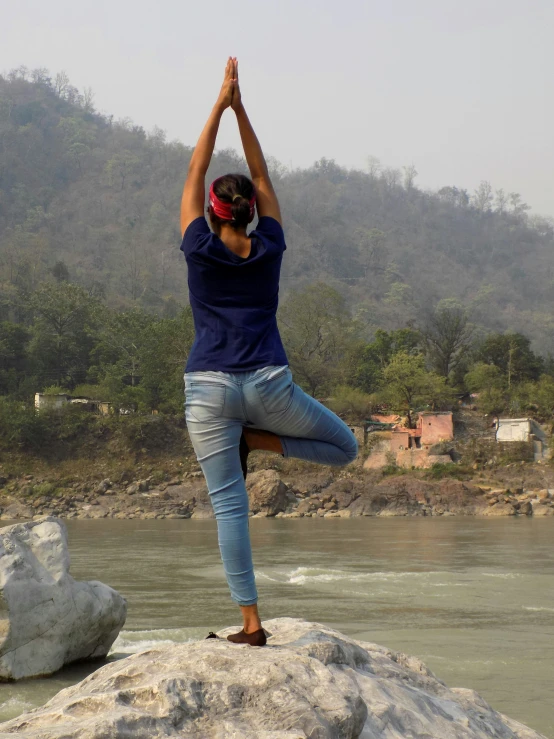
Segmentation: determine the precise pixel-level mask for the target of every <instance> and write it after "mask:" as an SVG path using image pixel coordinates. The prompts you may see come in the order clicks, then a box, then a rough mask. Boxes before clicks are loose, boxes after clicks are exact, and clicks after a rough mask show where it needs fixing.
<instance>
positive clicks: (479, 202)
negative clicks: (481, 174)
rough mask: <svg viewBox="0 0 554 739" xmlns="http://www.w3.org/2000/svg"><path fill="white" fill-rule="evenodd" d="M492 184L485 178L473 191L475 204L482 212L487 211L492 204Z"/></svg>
mask: <svg viewBox="0 0 554 739" xmlns="http://www.w3.org/2000/svg"><path fill="white" fill-rule="evenodd" d="M492 200H493V196H492V186H491V183H490V182H487V180H483V181H482V182H481V183H480V185H479V187H478V188H477V190H475V192H474V193H473V204H474V205H475V207H476V208H477V210H479V211H481V213H487V212H489V211H490V209H491V206H492Z"/></svg>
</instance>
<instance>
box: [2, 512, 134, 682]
mask: <svg viewBox="0 0 554 739" xmlns="http://www.w3.org/2000/svg"><path fill="white" fill-rule="evenodd" d="M125 616H126V602H125V599H124V598H122V597H121V596H120V595H119V593H116V591H115V590H112V588H109V587H108V586H107V585H103V584H102V583H101V582H76V581H75V580H74V579H73V578H72V577H71V575H70V574H69V552H68V549H67V534H66V529H65V526H64V524H63V523H62V522H61V521H60V520H58V519H56V518H50V517H45V518H42V519H39V520H37V521H32V522H28V523H21V524H16V525H14V526H7V527H5V528H3V529H0V680H19V679H21V678H25V677H33V676H36V675H49V674H51V673H53V672H56V670H59V669H60V668H61V667H63V665H65V664H68V663H70V662H74V661H75V660H79V659H87V658H96V657H103V656H105V655H106V654H107V653H108V651H109V649H110V647H111V645H112V644H113V642H114V641H115V639H116V638H117V635H118V633H119V631H120V629H121V628H122V626H123V624H124V623H125Z"/></svg>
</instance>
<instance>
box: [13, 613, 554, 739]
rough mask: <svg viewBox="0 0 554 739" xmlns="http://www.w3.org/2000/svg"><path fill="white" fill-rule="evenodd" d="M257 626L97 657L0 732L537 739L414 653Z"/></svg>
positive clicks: (310, 631) (51, 737)
mask: <svg viewBox="0 0 554 739" xmlns="http://www.w3.org/2000/svg"><path fill="white" fill-rule="evenodd" d="M265 628H266V630H267V631H268V632H269V633H270V634H271V637H270V638H269V639H268V646H267V647H264V648H262V649H259V648H255V647H248V646H246V645H235V644H231V643H230V642H228V641H226V640H225V639H218V640H216V639H213V640H208V641H200V642H194V643H188V644H173V645H171V646H160V647H158V648H152V649H149V650H147V651H145V652H142V653H140V654H136V655H133V656H131V657H127V658H126V659H123V660H121V661H118V662H113V663H111V664H108V665H106V666H105V667H102V668H100V669H99V670H97V671H96V672H95V673H93V674H92V675H90V676H89V677H87V678H86V679H85V680H83V681H82V682H80V683H78V684H77V685H74V686H73V687H71V688H67V689H66V690H62V691H61V692H60V693H58V695H56V696H55V697H54V698H53V699H52V700H50V701H49V702H48V703H47V704H46V705H45V706H43V707H41V708H38V709H35V710H34V711H30V712H29V713H26V714H23V715H22V716H19V717H18V718H16V719H13V720H11V721H8V722H6V723H4V724H0V737H6V738H7V737H10V736H13V735H14V734H17V736H19V737H21V739H35V738H36V737H39V736H40V737H41V739H62V737H63V739H101V738H103V737H108V736H111V737H123V736H125V737H126V739H146V738H147V737H162V736H163V737H184V736H195V737H202V738H203V739H210V738H213V739H216V737H217V738H218V739H220V738H221V739H223V737H240V738H241V739H308V738H309V739H327V738H329V739H356V738H358V737H359V739H407V737H411V739H488V738H491V739H492V737H494V738H495V739H545V738H544V737H541V735H540V734H538V733H536V732H535V731H533V730H531V729H528V728H526V727H524V726H522V725H521V724H519V723H517V722H515V721H512V720H511V719H508V718H506V717H505V716H503V715H501V714H499V713H497V712H496V711H494V710H493V709H492V708H491V707H490V706H489V705H488V704H487V703H486V702H485V701H484V700H483V699H482V698H481V697H480V696H479V695H478V694H477V693H475V692H474V691H472V690H464V689H462V688H453V689H449V688H447V687H446V686H445V685H444V683H442V682H441V681H440V680H438V679H437V678H436V677H435V676H434V675H433V674H432V673H431V672H430V670H428V669H427V668H426V667H425V665H424V664H422V663H421V662H420V661H419V660H418V659H416V658H414V657H408V656H406V655H404V654H400V653H396V652H392V651H390V650H388V649H385V648H384V647H380V646H378V645H376V644H368V643H364V642H357V641H355V640H353V639H350V638H348V637H346V636H344V635H343V634H340V633H339V632H337V631H333V630H332V629H329V628H327V627H325V626H322V625H320V624H316V623H310V622H306V621H301V620H297V619H290V618H281V619H274V620H273V621H267V622H266V623H265ZM230 631H232V630H231V629H229V630H226V631H225V632H222V635H223V636H224V635H225V634H226V633H228V632H230Z"/></svg>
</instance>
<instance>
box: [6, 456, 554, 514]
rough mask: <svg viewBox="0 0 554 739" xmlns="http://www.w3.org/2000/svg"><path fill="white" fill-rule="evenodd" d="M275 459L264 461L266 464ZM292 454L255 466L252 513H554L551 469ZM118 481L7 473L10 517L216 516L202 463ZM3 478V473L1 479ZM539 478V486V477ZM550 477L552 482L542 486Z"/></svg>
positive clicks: (148, 471) (251, 482)
mask: <svg viewBox="0 0 554 739" xmlns="http://www.w3.org/2000/svg"><path fill="white" fill-rule="evenodd" d="M264 461H267V458H266V459H265V460H264V459H260V462H261V463H262V464H263V462H264ZM287 462H289V461H288V460H283V461H282V462H280V464H279V465H276V466H277V469H275V468H274V467H272V468H269V469H268V468H262V469H254V471H253V472H251V473H250V474H249V476H248V480H247V489H248V493H249V497H250V508H251V515H253V516H256V517H266V516H269V517H271V516H276V517H279V518H281V517H283V518H314V517H324V518H339V517H345V518H349V517H356V516H383V517H387V516H449V515H450V516H452V515H456V516H460V515H461V516H540V517H543V516H554V482H551V480H550V474H551V473H550V467H548V468H546V467H545V466H542V467H541V468H540V469H539V466H538V465H535V467H536V469H535V470H527V471H526V473H527V479H528V480H529V481H530V482H531V481H532V482H534V485H533V486H529V482H527V484H526V482H525V472H524V470H523V469H522V468H521V467H520V468H519V469H518V471H517V477H516V476H515V474H512V476H511V479H512V482H511V483H510V485H507V484H506V477H507V475H506V472H507V470H504V482H503V483H502V482H498V480H495V479H490V478H489V479H487V478H482V479H478V480H472V479H469V480H457V479H453V478H452V477H445V478H443V479H438V480H432V479H429V476H428V475H427V476H426V475H425V474H424V473H418V472H416V471H414V472H412V473H405V474H392V475H388V476H387V475H383V474H382V473H375V472H366V471H364V470H362V469H361V468H360V467H359V466H354V465H353V466H351V467H348V468H346V469H345V470H333V469H331V468H317V467H315V466H314V465H307V464H305V465H303V464H301V463H296V462H291V463H289V464H287ZM137 472H138V473H142V474H140V476H138V475H137V476H136V477H134V476H133V475H132V474H130V473H129V471H126V472H125V473H124V474H122V475H119V476H118V477H117V478H115V479H112V478H110V477H104V478H102V479H95V478H94V477H93V476H91V477H87V478H85V480H79V479H73V478H71V477H69V478H68V477H66V478H60V477H54V476H50V477H45V476H35V475H32V474H28V475H25V476H23V477H19V478H12V479H11V480H7V479H3V480H2V482H3V488H2V490H1V492H0V519H2V520H17V519H23V520H25V519H32V518H33V517H36V516H43V515H51V516H58V517H60V518H65V519H71V518H81V519H82V518H84V519H101V518H116V519H135V518H138V519H164V518H168V519H188V518H212V517H213V511H212V507H211V504H210V501H209V497H208V493H207V489H206V485H205V482H204V478H203V476H202V472H201V471H200V468H199V467H198V466H197V465H196V464H195V463H194V462H189V464H188V467H187V468H186V469H183V470H181V471H173V472H162V471H159V470H158V471H157V470H155V469H154V468H153V467H148V466H141V467H140V468H138V469H137ZM0 479H1V478H0ZM532 482H531V484H532ZM541 483H542V484H543V485H545V486H550V485H552V487H539V486H538V485H540V484H541Z"/></svg>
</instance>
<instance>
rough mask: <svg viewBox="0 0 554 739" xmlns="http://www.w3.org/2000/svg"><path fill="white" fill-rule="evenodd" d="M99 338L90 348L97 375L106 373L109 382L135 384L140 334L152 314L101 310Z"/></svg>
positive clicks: (138, 372)
mask: <svg viewBox="0 0 554 739" xmlns="http://www.w3.org/2000/svg"><path fill="white" fill-rule="evenodd" d="M103 317H104V320H103V321H102V328H101V330H100V333H99V341H98V343H97V344H96V346H95V348H94V358H95V364H96V368H97V369H96V371H97V372H98V376H99V377H105V376H106V375H107V374H109V375H110V378H111V381H112V384H113V383H114V382H115V383H118V382H119V384H120V385H121V386H123V385H126V384H127V385H130V386H131V387H135V386H136V385H138V383H139V381H140V379H141V375H142V367H141V353H142V345H143V342H144V337H145V335H146V332H147V330H148V329H149V328H150V326H151V325H152V324H155V323H157V320H156V318H155V317H154V316H151V315H150V314H148V313H146V312H145V311H143V310H139V309H135V310H130V311H123V312H121V313H116V312H115V311H110V310H104V312H103Z"/></svg>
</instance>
